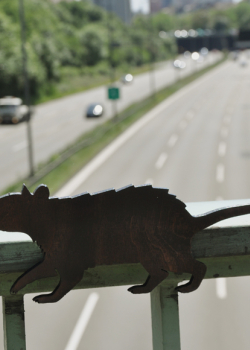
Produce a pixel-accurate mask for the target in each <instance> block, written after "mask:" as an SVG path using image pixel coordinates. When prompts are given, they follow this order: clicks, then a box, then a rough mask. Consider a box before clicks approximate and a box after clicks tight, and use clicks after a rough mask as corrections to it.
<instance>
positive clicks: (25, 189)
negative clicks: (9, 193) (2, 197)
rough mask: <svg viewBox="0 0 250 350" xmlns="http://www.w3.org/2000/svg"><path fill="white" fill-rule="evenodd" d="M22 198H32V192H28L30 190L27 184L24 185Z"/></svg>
mask: <svg viewBox="0 0 250 350" xmlns="http://www.w3.org/2000/svg"><path fill="white" fill-rule="evenodd" d="M21 193H22V196H24V197H30V196H31V193H30V191H29V190H28V188H27V187H26V185H25V184H23V188H22V192H21Z"/></svg>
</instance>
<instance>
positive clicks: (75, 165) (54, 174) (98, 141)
mask: <svg viewBox="0 0 250 350" xmlns="http://www.w3.org/2000/svg"><path fill="white" fill-rule="evenodd" d="M225 60H226V57H224V58H223V59H222V60H220V61H219V62H217V63H215V64H214V65H212V66H210V67H207V68H204V69H203V70H201V71H198V72H195V73H194V74H192V75H191V76H189V77H186V78H184V79H182V80H179V81H177V82H176V83H174V84H173V85H171V86H169V87H167V88H165V89H163V90H161V91H159V92H158V93H157V94H156V95H155V96H154V97H152V98H149V99H147V100H145V101H142V102H140V103H137V104H134V105H132V106H130V107H129V108H127V109H126V110H125V111H123V112H122V113H121V114H120V115H119V118H118V119H117V120H116V121H114V120H109V121H107V122H106V123H104V124H103V125H101V126H97V127H96V128H95V129H94V130H92V131H90V132H88V133H86V134H84V135H82V136H81V137H80V138H79V139H78V140H76V141H75V142H74V144H72V145H71V146H69V147H68V148H67V149H65V151H64V152H62V153H61V154H55V155H54V156H52V157H51V158H50V160H49V161H48V162H47V164H42V165H40V167H39V169H38V172H37V174H36V175H35V177H34V178H26V179H22V180H20V181H18V182H17V183H15V184H13V185H12V186H9V187H8V188H7V189H6V190H4V191H3V192H2V194H5V193H8V192H19V191H20V190H21V188H22V184H23V183H26V185H27V186H28V187H29V189H30V191H33V190H34V189H35V188H36V187H37V186H38V185H39V184H41V183H44V184H46V185H47V186H48V187H49V188H50V191H51V194H53V193H55V192H56V191H57V190H58V189H59V188H61V187H62V186H63V185H64V184H65V183H66V182H67V181H68V180H69V179H70V178H71V177H72V176H73V175H74V174H75V173H76V172H77V171H79V170H80V169H81V168H82V167H83V166H84V165H85V164H86V163H87V162H88V161H90V160H91V158H93V157H94V156H95V155H96V154H97V153H98V152H100V151H101V150H102V149H103V148H104V147H105V146H107V145H108V144H109V143H110V142H111V141H112V140H114V139H115V138H116V137H117V136H118V135H120V134H121V133H122V132H123V131H125V130H126V129H127V128H128V127H129V126H130V125H131V124H132V123H134V122H135V121H136V120H138V119H139V118H140V117H142V116H143V115H144V114H145V113H146V112H148V111H149V110H150V109H152V108H153V107H155V106H156V105H157V104H159V103H160V102H161V101H163V100H164V99H166V98H167V97H169V96H170V95H172V94H173V93H175V92H176V91H178V90H179V89H181V88H182V87H184V86H185V85H187V84H189V83H191V82H192V81H194V80H195V79H197V78H199V77H200V76H202V75H203V74H205V73H206V72H208V71H209V70H211V69H213V68H214V67H216V66H218V65H219V64H221V63H222V62H224V61H225ZM81 144H84V147H83V148H81ZM78 146H80V147H79V148H80V150H78V151H77V152H75V153H74V154H72V155H70V154H71V153H72V152H71V150H72V149H73V148H78ZM62 157H64V158H65V160H64V161H63V162H62V163H61V164H60V165H58V166H57V167H55V168H54V169H53V170H51V171H50V172H49V173H48V174H47V175H45V176H39V172H40V173H41V172H42V171H43V169H45V168H46V167H50V166H51V165H52V168H53V162H57V161H59V162H60V158H62ZM36 179H37V180H36ZM38 179H39V180H38Z"/></svg>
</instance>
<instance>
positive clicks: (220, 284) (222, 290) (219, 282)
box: [215, 278, 227, 299]
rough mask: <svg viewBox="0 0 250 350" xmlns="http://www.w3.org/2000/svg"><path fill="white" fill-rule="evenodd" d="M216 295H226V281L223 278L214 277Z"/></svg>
mask: <svg viewBox="0 0 250 350" xmlns="http://www.w3.org/2000/svg"><path fill="white" fill-rule="evenodd" d="M215 281H216V295H217V297H218V298H219V299H226V297H227V281H226V279H225V278H216V280H215Z"/></svg>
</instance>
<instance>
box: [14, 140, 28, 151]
mask: <svg viewBox="0 0 250 350" xmlns="http://www.w3.org/2000/svg"><path fill="white" fill-rule="evenodd" d="M26 147H28V142H27V141H26V140H25V141H22V142H20V143H18V144H16V145H15V146H13V148H12V150H13V152H19V151H21V150H22V149H24V148H26Z"/></svg>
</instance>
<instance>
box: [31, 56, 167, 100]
mask: <svg viewBox="0 0 250 350" xmlns="http://www.w3.org/2000/svg"><path fill="white" fill-rule="evenodd" d="M161 63H162V62H160V63H155V65H156V66H157V65H158V64H161ZM151 69H152V66H151V65H150V64H144V65H143V66H140V67H129V66H127V65H124V66H120V67H118V68H117V69H116V74H115V75H116V79H117V80H119V78H120V77H122V75H124V74H127V73H130V74H132V75H137V74H142V73H145V72H148V71H149V70H151ZM107 84H111V81H110V71H109V68H108V67H107V66H105V65H100V66H99V67H85V68H82V69H79V68H78V69H76V68H73V67H65V68H62V69H61V79H60V80H59V81H58V82H57V83H52V84H48V85H47V86H46V87H44V88H43V89H41V91H40V96H39V97H37V98H36V99H35V101H34V104H35V105H37V104H39V103H43V102H48V101H51V100H54V99H56V98H61V97H64V96H68V95H71V94H74V93H78V92H83V91H86V90H89V89H93V88H96V87H98V86H102V85H107Z"/></svg>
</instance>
